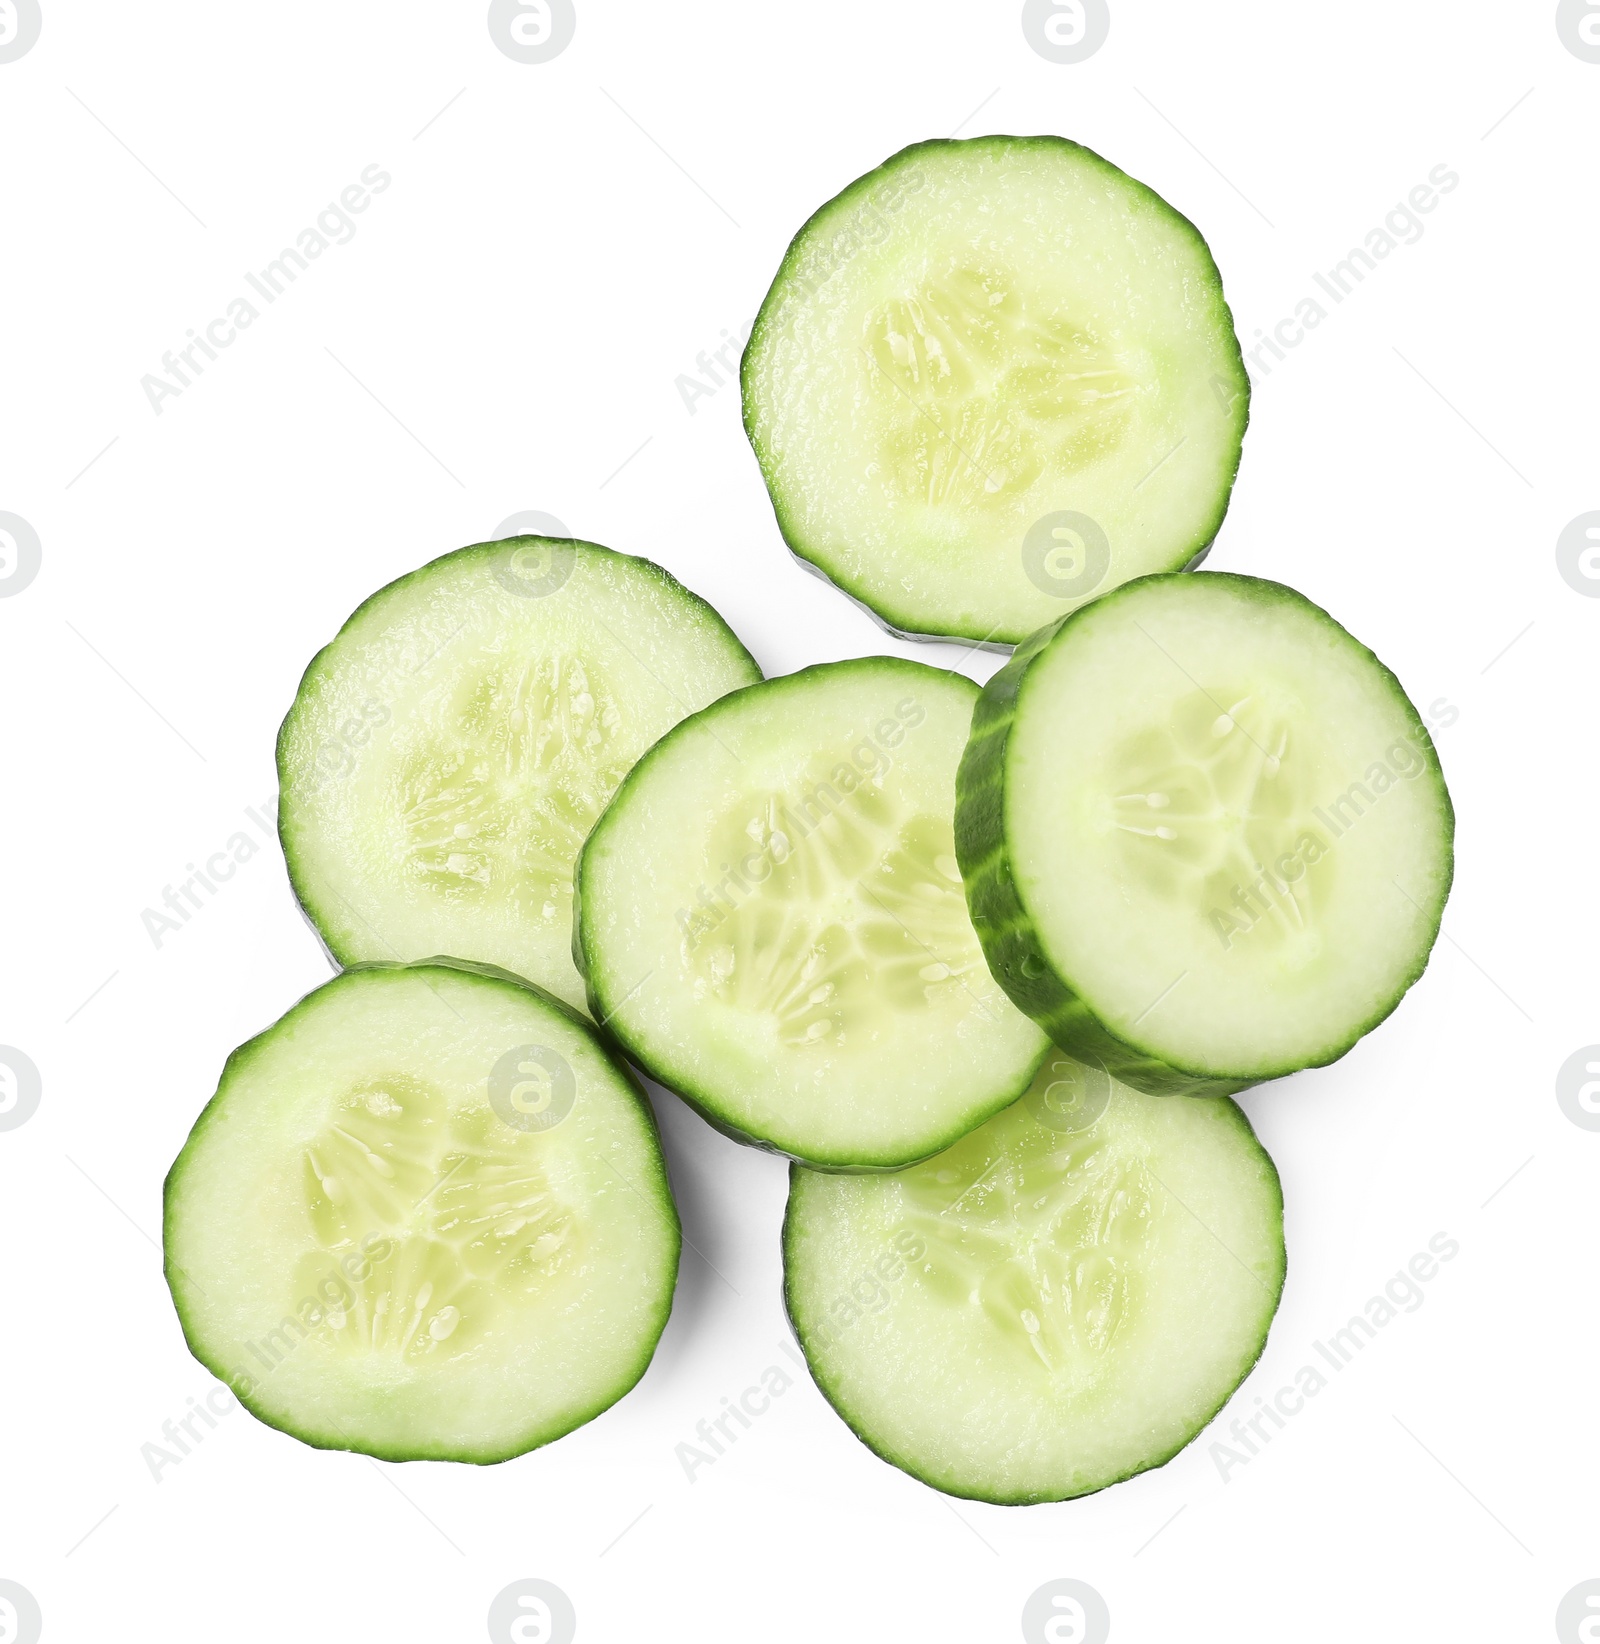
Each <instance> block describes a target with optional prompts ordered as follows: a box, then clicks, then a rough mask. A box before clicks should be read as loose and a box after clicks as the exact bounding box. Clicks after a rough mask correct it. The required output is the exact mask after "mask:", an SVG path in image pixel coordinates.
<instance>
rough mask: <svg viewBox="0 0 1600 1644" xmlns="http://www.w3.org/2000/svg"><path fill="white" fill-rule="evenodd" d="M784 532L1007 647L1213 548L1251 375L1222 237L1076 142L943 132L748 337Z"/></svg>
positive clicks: (762, 441) (758, 420)
mask: <svg viewBox="0 0 1600 1644" xmlns="http://www.w3.org/2000/svg"><path fill="white" fill-rule="evenodd" d="M743 383H744V413H745V428H746V431H747V432H748V433H749V436H750V440H751V443H752V445H753V446H754V447H755V452H756V456H757V459H758V460H759V462H760V464H761V471H762V473H763V475H764V476H765V478H766V482H767V488H768V490H769V491H770V492H771V494H772V502H773V507H774V510H775V511H776V513H777V517H778V525H779V528H780V529H781V530H782V532H783V536H784V540H785V541H786V542H787V543H788V545H789V547H790V548H791V549H792V550H793V551H794V553H795V554H796V555H798V556H799V557H800V559H801V560H802V562H804V563H806V564H808V566H809V567H811V568H814V569H815V570H817V571H818V572H820V573H821V574H823V575H824V576H826V577H828V578H829V579H831V580H832V581H833V582H834V583H836V584H837V585H838V586H839V587H840V588H841V589H843V590H844V591H845V592H846V593H847V594H849V595H851V596H852V597H853V598H855V599H856V600H858V601H860V602H861V603H862V604H864V605H865V606H866V607H867V608H868V609H869V610H871V611H872V612H873V613H874V614H875V615H877V616H878V617H879V618H880V619H881V620H882V621H883V622H884V623H885V624H886V625H887V626H888V627H889V628H891V629H892V630H893V631H894V632H896V633H899V634H903V635H905V636H907V637H910V638H924V637H929V636H933V635H958V636H962V637H964V638H967V639H971V640H974V641H977V642H979V643H983V644H986V645H989V646H990V647H991V648H995V649H1000V648H1004V647H1007V646H1010V645H1013V644H1016V643H1017V642H1019V641H1020V640H1022V639H1023V638H1024V637H1025V636H1027V635H1028V634H1030V633H1032V632H1033V631H1034V630H1035V629H1036V628H1038V627H1039V626H1040V625H1041V624H1043V623H1046V622H1051V621H1054V620H1055V619H1056V618H1058V617H1060V616H1062V615H1064V614H1065V613H1066V612H1068V611H1070V610H1073V609H1075V608H1076V607H1077V606H1079V605H1081V604H1082V603H1083V602H1084V601H1085V600H1088V599H1090V598H1092V597H1094V596H1095V595H1096V594H1098V593H1104V592H1105V591H1106V590H1107V589H1109V588H1112V587H1115V586H1116V585H1117V584H1118V583H1121V582H1125V581H1127V580H1128V579H1129V578H1131V577H1136V576H1139V575H1141V574H1143V573H1146V572H1153V571H1175V570H1181V569H1183V568H1184V567H1185V566H1188V565H1190V564H1191V563H1193V562H1195V561H1196V560H1197V559H1198V558H1199V557H1200V556H1201V555H1203V554H1204V553H1205V551H1206V550H1207V549H1208V548H1209V546H1210V544H1211V541H1212V539H1213V538H1214V537H1215V536H1216V534H1217V531H1218V529H1219V528H1220V526H1221V524H1222V517H1223V514H1224V513H1225V512H1226V511H1227V506H1228V497H1229V493H1230V491H1231V490H1232V487H1233V480H1234V475H1235V473H1236V471H1237V469H1238V466H1239V456H1240V450H1241V446H1242V442H1243V439H1244V430H1245V424H1246V421H1247V420H1248V415H1249V401H1250V383H1249V378H1248V377H1247V376H1246V374H1245V368H1244V361H1243V359H1242V357H1241V355H1240V352H1239V343H1238V339H1237V338H1236V337H1235V335H1234V331H1233V319H1232V316H1231V314H1230V313H1229V311H1228V305H1227V303H1226V302H1225V301H1224V300H1223V295H1222V283H1221V277H1220V276H1219V274H1218V273H1217V267H1216V264H1215V263H1214V262H1213V261H1212V258H1211V253H1210V251H1209V250H1208V249H1207V247H1206V243H1205V241H1204V240H1203V239H1202V238H1201V236H1200V233H1199V231H1198V230H1197V229H1196V228H1195V227H1194V225H1193V224H1192V223H1190V222H1189V221H1188V220H1187V219H1186V218H1184V217H1181V216H1180V215H1179V214H1178V213H1177V212H1176V211H1174V210H1173V209H1172V207H1171V206H1169V205H1168V204H1167V203H1166V201H1165V200H1163V199H1162V198H1161V197H1160V196H1159V195H1158V194H1156V193H1154V192H1153V191H1152V190H1150V189H1149V188H1147V187H1145V185H1144V184H1143V183H1139V182H1136V181H1135V180H1134V179H1133V178H1131V177H1129V176H1127V175H1126V174H1125V173H1124V172H1122V171H1119V170H1118V169H1117V167H1116V166H1114V165H1112V164H1111V163H1110V162H1109V161H1108V160H1103V159H1101V157H1100V156H1099V155H1098V154H1093V153H1091V152H1090V151H1089V150H1088V149H1086V148H1081V147H1080V146H1079V145H1078V144H1076V143H1071V142H1068V141H1067V140H1066V139H1065V138H1061V137H980V138H975V139H972V140H969V141H962V142H930V143H919V144H917V145H916V146H914V147H912V148H908V149H905V150H903V151H902V152H901V153H899V154H897V155H895V156H894V157H893V158H892V159H890V160H888V161H886V162H885V163H884V164H883V165H882V166H880V167H879V168H878V169H877V170H876V171H874V172H871V173H869V174H868V175H867V176H865V177H862V178H861V179H859V180H858V181H857V182H855V183H852V184H851V185H850V187H849V188H847V189H846V190H845V191H844V192H843V193H842V194H841V195H839V196H838V198H837V199H834V200H831V201H829V203H828V204H827V205H825V206H823V208H822V209H821V210H820V211H819V212H817V214H816V215H815V216H814V217H812V218H811V220H810V221H809V222H808V223H806V225H805V226H804V227H803V228H802V229H801V230H800V232H799V234H797V235H796V236H795V239H794V242H793V244H792V245H791V246H790V247H789V251H788V255H787V256H786V257H785V258H784V261H783V266H782V267H781V268H780V269H779V271H778V276H777V278H776V280H775V281H774V282H773V286H772V289H771V291H770V292H769V293H768V295H767V299H766V301H765V303H764V304H763V305H762V308H761V312H760V315H759V316H758V318H757V320H756V324H755V329H754V331H753V332H752V334H751V338H750V342H749V345H748V347H747V349H746V351H745V356H744V368H743Z"/></svg>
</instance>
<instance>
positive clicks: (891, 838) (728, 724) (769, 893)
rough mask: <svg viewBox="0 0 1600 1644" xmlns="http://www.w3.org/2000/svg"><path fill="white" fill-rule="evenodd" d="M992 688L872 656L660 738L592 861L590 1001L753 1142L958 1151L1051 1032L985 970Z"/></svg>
mask: <svg viewBox="0 0 1600 1644" xmlns="http://www.w3.org/2000/svg"><path fill="white" fill-rule="evenodd" d="M977 696H978V688H977V686H975V685H974V684H973V683H972V682H971V681H970V680H967V679H964V678H962V677H961V676H960V675H959V674H948V673H943V672H941V671H939V670H938V669H934V668H928V667H924V666H923V665H922V664H920V663H916V662H902V661H897V660H895V659H893V658H890V657H868V658H865V659H862V660H857V661H851V662H836V663H830V664H826V665H823V666H820V667H815V668H808V669H806V670H804V671H803V672H801V673H798V674H791V675H789V676H788V677H787V678H784V679H775V680H771V681H769V682H768V683H766V684H762V685H752V686H750V687H748V688H747V689H745V690H742V691H735V692H734V693H732V694H731V695H730V696H727V697H725V698H724V699H723V700H722V701H721V702H718V703H716V704H714V705H713V706H712V707H710V708H707V709H705V710H703V711H702V712H700V713H698V714H695V715H694V716H692V717H691V718H689V719H686V720H684V721H683V723H682V724H680V725H678V726H677V727H675V728H674V729H673V730H672V731H670V732H668V734H667V735H666V736H665V737H663V738H662V740H661V741H660V742H658V743H657V744H656V746H655V747H654V748H652V749H651V751H650V752H649V753H648V754H646V755H645V757H644V758H643V759H642V760H641V761H640V762H639V764H638V765H637V766H636V767H635V768H634V770H633V772H632V774H631V775H630V776H629V777H628V779H627V780H626V781H625V782H624V783H623V784H622V786H621V788H619V789H618V791H617V795H616V797H615V798H614V799H613V800H612V802H611V804H610V806H609V807H608V809H607V810H606V813H605V815H604V816H602V817H601V819H600V821H599V822H598V823H597V824H596V825H595V829H594V832H593V833H592V834H591V835H590V836H589V840H588V842H587V844H586V845H585V846H584V848H583V854H582V855H581V857H580V858H579V861H578V876H577V877H578V913H577V919H576V922H575V925H574V933H573V934H574V943H575V946H576V948H577V950H578V953H579V958H580V963H581V965H582V967H583V970H584V974H585V977H586V979H587V981H588V986H589V1003H590V1009H591V1011H592V1012H593V1014H594V1017H595V1020H596V1021H600V1022H604V1023H605V1025H606V1028H607V1030H608V1031H609V1032H611V1033H613V1034H615V1035H616V1037H617V1038H618V1039H619V1040H620V1041H621V1042H622V1044H623V1045H624V1047H625V1048H626V1049H627V1051H628V1054H629V1055H630V1056H631V1057H632V1058H633V1059H634V1060H635V1061H636V1062H637V1063H638V1064H639V1065H640V1066H641V1067H642V1068H644V1069H645V1070H646V1071H648V1072H649V1073H650V1074H651V1075H652V1077H654V1078H656V1079H659V1080H660V1081H661V1082H662V1083H663V1084H665V1085H667V1086H669V1087H670V1088H671V1089H673V1090H675V1091H677V1092H679V1093H680V1094H681V1095H682V1096H683V1097H684V1098H685V1099H686V1100H687V1101H689V1102H690V1103H692V1104H693V1105H694V1106H696V1107H697V1108H699V1110H700V1111H701V1113H703V1114H704V1115H705V1116H706V1118H708V1119H709V1120H710V1121H711V1122H712V1123H713V1124H715V1125H717V1126H718V1127H719V1128H721V1129H723V1130H725V1131H727V1132H728V1133H729V1134H731V1135H734V1136H736V1137H738V1138H739V1139H740V1140H742V1141H747V1142H754V1143H756V1144H757V1145H759V1146H764V1147H768V1148H772V1149H775V1150H777V1151H779V1152H782V1153H787V1154H789V1155H790V1156H791V1157H793V1158H797V1159H801V1160H803V1161H806V1162H808V1163H812V1164H815V1165H818V1166H822V1167H826V1168H833V1169H888V1168H892V1167H894V1166H897V1165H901V1164H905V1163H907V1162H909V1161H910V1160H912V1159H918V1158H923V1157H925V1156H926V1155H927V1154H929V1153H932V1152H935V1151H936V1150H937V1149H938V1148H941V1147H944V1146H946V1145H948V1143H950V1142H951V1141H953V1140H954V1139H955V1138H956V1137H957V1136H959V1135H961V1134H962V1133H963V1132H964V1131H967V1130H970V1129H971V1128H972V1126H973V1125H975V1124H978V1123H980V1122H981V1121H982V1120H983V1119H985V1118H987V1117H988V1116H989V1115H990V1114H991V1113H993V1112H995V1111H996V1110H997V1109H999V1108H1001V1107H1004V1106H1005V1105H1006V1103H1008V1102H1010V1101H1013V1100H1014V1099H1015V1098H1016V1097H1017V1096H1018V1095H1019V1094H1020V1093H1021V1092H1022V1091H1023V1090H1024V1089H1026V1087H1027V1084H1028V1081H1029V1079H1030V1078H1031V1077H1032V1075H1033V1071H1034V1069H1035V1068H1036V1067H1037V1066H1038V1063H1039V1058H1040V1057H1041V1056H1042V1055H1043V1054H1044V1051H1045V1048H1046V1041H1045V1038H1044V1035H1043V1034H1041V1033H1040V1032H1039V1030H1038V1029H1037V1028H1036V1027H1035V1026H1034V1025H1033V1023H1031V1022H1030V1021H1028V1019H1027V1018H1026V1017H1025V1016H1023V1015H1022V1013H1021V1012H1020V1011H1018V1010H1016V1009H1015V1007H1014V1006H1013V1005H1012V1004H1011V1002H1010V1001H1009V1000H1008V999H1007V998H1006V996H1005V994H1004V993H1003V992H1002V991H1001V990H1000V988H999V987H998V985H997V984H996V983H995V981H994V979H993V978H992V977H991V976H990V974H989V972H988V969H987V967H986V966H985V965H984V962H983V953H982V951H981V949H980V948H979V945H978V939H977V936H976V934H975V933H974V931H973V929H972V923H971V920H970V919H969V917H968V915H967V908H966V903H965V900H964V899H963V897H962V893H961V876H960V871H959V870H958V868H957V867H956V859H955V853H954V842H953V839H952V836H951V824H950V816H951V812H952V810H953V808H954V804H955V774H956V765H957V762H958V761H959V759H960V757H961V748H962V746H963V744H964V742H965V740H966V734H967V727H968V724H969V723H970V721H971V717H972V708H973V704H974V702H975V701H976V700H977Z"/></svg>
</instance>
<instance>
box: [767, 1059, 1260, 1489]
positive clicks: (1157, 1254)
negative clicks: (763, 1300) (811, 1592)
mask: <svg viewBox="0 0 1600 1644" xmlns="http://www.w3.org/2000/svg"><path fill="white" fill-rule="evenodd" d="M783 1248H784V1287H785V1295H786V1298H787V1302H788V1308H789V1315H790V1318H791V1319H792V1320H793V1323H794V1326H795V1331H796V1333H797V1335H798V1336H799V1339H800V1343H801V1346H802V1347H803V1349H804V1351H805V1355H806V1359H807V1362H808V1364H809V1365H810V1367H811V1371H812V1374H813V1375H814V1376H815V1377H816V1379H817V1383H818V1385H819V1386H820V1387H821V1389H822V1391H823V1392H824V1393H825V1394H826V1396H827V1397H828V1399H829V1400H830V1402H831V1403H832V1404H833V1405H834V1407H835V1408H836V1409H837V1410H838V1412H839V1414H840V1415H841V1416H842V1417H843V1418H844V1419H845V1421H846V1422H847V1423H848V1424H849V1425H850V1427H851V1428H852V1429H853V1430H854V1431H855V1432H856V1434H857V1436H858V1437H860V1438H861V1439H862V1441H863V1442H864V1443H866V1444H867V1445H869V1446H870V1447H871V1448H872V1449H873V1450H875V1451H876V1452H877V1453H878V1454H879V1455H880V1456H882V1457H883V1458H884V1459H885V1460H886V1461H890V1462H892V1463H894V1465H895V1466H897V1467H901V1468H903V1469H904V1470H905V1471H906V1472H908V1473H911V1474H912V1475H913V1476H914V1477H916V1478H919V1479H922V1480H923V1481H924V1482H926V1483H928V1484H931V1485H934V1486H935V1487H936V1488H938V1489H940V1490H944V1491H947V1492H949V1493H950V1494H952V1495H958V1496H970V1497H975V1498H977V1499H979V1500H983V1501H993V1502H1003V1503H1021V1502H1039V1501H1058V1500H1062V1499H1064V1498H1066V1497H1069V1496H1079V1495H1085V1494H1087V1493H1089V1492H1090V1491H1093V1490H1099V1489H1102V1488H1104V1487H1105V1486H1106V1485H1108V1484H1112V1483H1115V1482H1117V1481H1118V1480H1119V1479H1124V1478H1127V1477H1129V1476H1131V1475H1132V1474H1134V1473H1138V1472H1142V1471H1144V1470H1145V1469H1146V1468H1149V1467H1155V1466H1159V1465H1160V1464H1161V1463H1162V1462H1164V1461H1166V1460H1168V1459H1170V1457H1171V1456H1173V1455H1174V1454H1175V1453H1176V1452H1177V1451H1178V1450H1180V1449H1181V1448H1182V1447H1183V1446H1184V1445H1186V1444H1188V1443H1189V1442H1190V1440H1191V1439H1193V1438H1194V1437H1195V1435H1196V1434H1197V1433H1198V1432H1199V1431H1200V1430H1201V1429H1202V1428H1203V1427H1204V1426H1205V1425H1206V1424H1207V1423H1208V1422H1209V1421H1210V1420H1211V1418H1212V1417H1213V1416H1214V1415H1215V1414H1216V1413H1217V1411H1218V1410H1219V1409H1220V1408H1221V1406H1222V1405H1223V1403H1224V1402H1225V1401H1226V1400H1227V1398H1228V1397H1229V1395H1230V1394H1231V1393H1232V1392H1233V1390H1234V1389H1235V1388H1236V1387H1237V1386H1238V1384H1239V1383H1240V1382H1241V1381H1242V1380H1243V1379H1244V1377H1245V1375H1246V1374H1248V1372H1249V1370H1250V1367H1251V1366H1252V1365H1253V1364H1254V1363H1255V1361H1256V1359H1257V1357H1258V1356H1259V1355H1260V1352H1261V1349H1262V1346H1263V1344H1264V1343H1265V1340H1266V1335H1267V1330H1268V1327H1269V1326H1270V1324H1271V1322H1272V1317H1273V1314H1274V1312H1275V1311H1276V1308H1277V1304H1278V1297H1279V1294H1280V1292H1281V1289H1282V1285H1283V1277H1284V1262H1285V1258H1284V1245H1283V1200H1282V1195H1281V1192H1280V1189H1279V1185H1278V1177H1277V1172H1276V1170H1275V1169H1274V1168H1273V1165H1272V1161H1271V1160H1270V1159H1269V1158H1268V1157H1267V1155H1266V1153H1265V1152H1264V1151H1263V1149H1262V1147H1261V1145H1260V1143H1259V1142H1257V1140H1256V1138H1255V1136H1254V1134H1253V1133H1252V1132H1251V1129H1250V1126H1249V1124H1248V1123H1247V1122H1246V1120H1245V1117H1244V1115H1243V1114H1242V1113H1241V1112H1240V1111H1239V1109H1238V1108H1237V1107H1236V1106H1235V1105H1234V1103H1232V1102H1230V1101H1226V1100H1217V1101H1192V1102H1185V1101H1168V1100H1163V1099H1161V1098H1158V1097H1153V1096H1146V1095H1144V1094H1142V1093H1141V1092H1139V1091H1136V1090H1133V1089H1131V1088H1129V1087H1128V1086H1126V1085H1123V1084H1120V1083H1118V1082H1116V1081H1114V1080H1112V1079H1110V1078H1109V1077H1108V1076H1107V1075H1106V1074H1105V1073H1104V1072H1103V1071H1101V1070H1099V1069H1096V1068H1091V1067H1085V1066H1083V1065H1081V1064H1077V1063H1075V1062H1072V1061H1071V1060H1070V1059H1068V1058H1066V1057H1063V1056H1053V1057H1052V1058H1051V1059H1050V1061H1048V1062H1047V1063H1046V1064H1045V1066H1044V1067H1043V1068H1042V1069H1041V1070H1040V1073H1039V1075H1038V1077H1037V1079H1036V1080H1035V1082H1034V1085H1033V1087H1032V1089H1031V1090H1030V1091H1029V1093H1028V1095H1027V1097H1026V1098H1025V1099H1024V1100H1022V1101H1020V1102H1018V1103H1016V1104H1015V1105H1014V1106H1012V1107H1010V1108H1008V1109H1007V1110H1006V1111H1005V1112H1003V1113H1002V1114H1000V1115H999V1116H998V1117H996V1118H993V1119H991V1120H989V1122H988V1123H987V1124H985V1125H983V1126H982V1127H981V1128H980V1129H978V1130H975V1131H974V1132H972V1134H971V1135H969V1136H967V1137H965V1138H964V1139H963V1140H961V1141H959V1142H957V1143H956V1145H955V1146H954V1147H951V1148H949V1149H947V1150H946V1151H945V1152H943V1153H940V1154H938V1155H937V1156H935V1157H934V1158H932V1159H928V1160H926V1161H925V1162H923V1163H921V1164H918V1165H914V1166H912V1167H911V1168H910V1169H908V1170H903V1171H896V1172H894V1173H892V1174H888V1175H880V1176H854V1177H844V1176H836V1175H822V1174H819V1173H817V1172H814V1171H808V1170H803V1169H800V1168H798V1167H796V1168H795V1169H794V1170H793V1171H792V1172H791V1179H790V1190H789V1209H788V1215H787V1217H786V1219H785V1222H784V1235H783Z"/></svg>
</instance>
